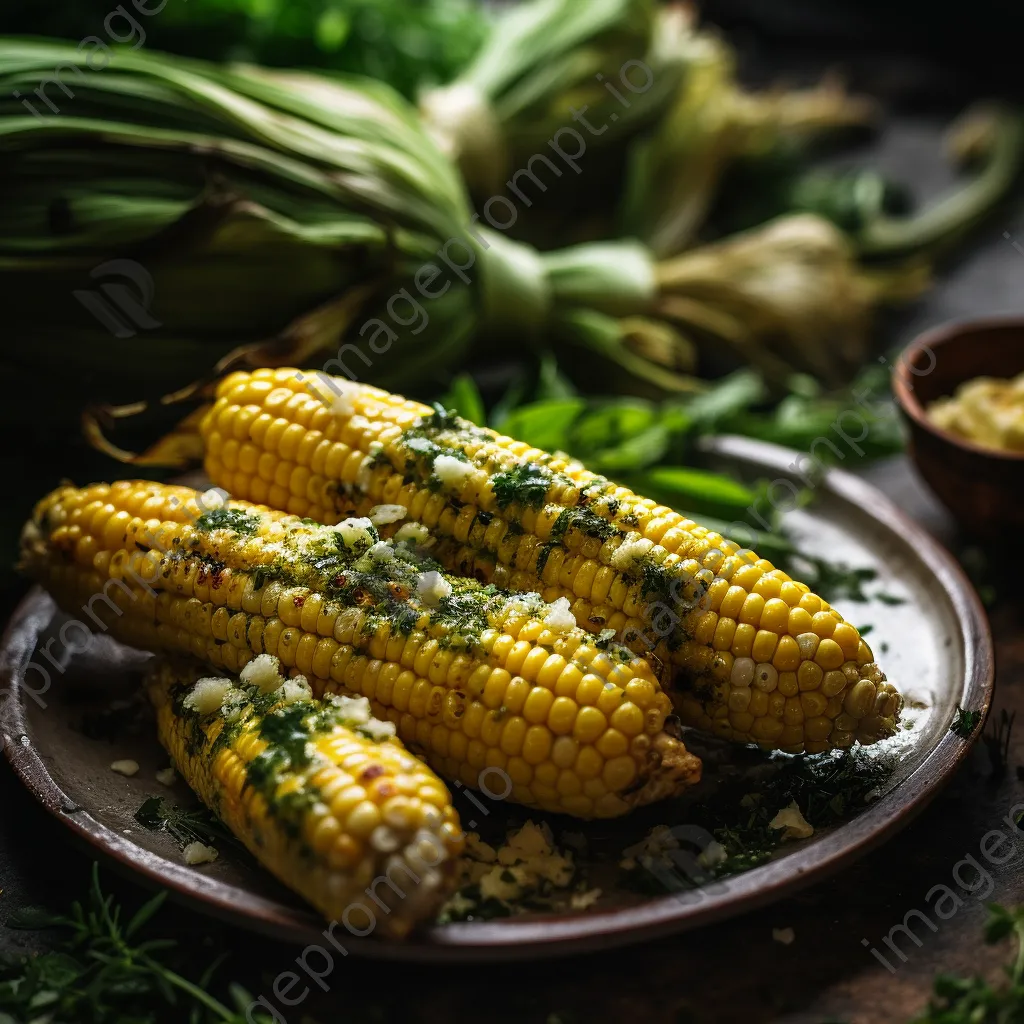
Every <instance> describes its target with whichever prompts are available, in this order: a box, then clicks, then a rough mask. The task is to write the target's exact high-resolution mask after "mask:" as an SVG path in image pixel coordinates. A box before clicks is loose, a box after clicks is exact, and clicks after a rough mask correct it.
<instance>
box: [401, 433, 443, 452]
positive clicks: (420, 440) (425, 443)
mask: <svg viewBox="0 0 1024 1024" xmlns="http://www.w3.org/2000/svg"><path fill="white" fill-rule="evenodd" d="M405 447H406V448H408V449H409V450H410V451H413V452H418V453H419V454H420V455H426V454H427V453H428V452H432V451H433V450H434V448H435V447H436V445H435V444H434V442H433V441H431V440H429V439H428V438H426V437H410V438H409V440H408V441H406V442H405Z"/></svg>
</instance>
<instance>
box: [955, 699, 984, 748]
mask: <svg viewBox="0 0 1024 1024" xmlns="http://www.w3.org/2000/svg"><path fill="white" fill-rule="evenodd" d="M983 714H984V712H983V711H980V710H978V711H967V710H965V709H964V708H962V707H960V705H959V704H957V706H956V718H954V719H953V724H952V725H950V727H949V731H950V732H952V733H955V734H956V735H957V736H960V737H961V738H962V739H965V740H969V739H970V738H971V737H972V736H973V735H974V730H975V729H977V728H978V725H979V723H980V722H981V718H982V715H983Z"/></svg>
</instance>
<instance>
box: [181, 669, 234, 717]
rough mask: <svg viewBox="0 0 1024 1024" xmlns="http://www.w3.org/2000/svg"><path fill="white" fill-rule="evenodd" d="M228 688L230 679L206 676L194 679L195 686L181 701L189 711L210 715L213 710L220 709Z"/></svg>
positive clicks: (229, 687)
mask: <svg viewBox="0 0 1024 1024" xmlns="http://www.w3.org/2000/svg"><path fill="white" fill-rule="evenodd" d="M230 689H231V680H230V679H224V678H220V677H214V676H207V677H205V678H203V679H197V680H196V684H195V686H193V687H192V689H191V691H190V692H189V694H188V696H187V697H186V698H185V700H184V701H183V703H184V705H185V707H186V708H188V709H189V711H195V712H197V713H198V714H200V715H212V714H213V713H214V711H219V710H220V706H221V704H223V703H224V696H225V694H227V692H228V690H230Z"/></svg>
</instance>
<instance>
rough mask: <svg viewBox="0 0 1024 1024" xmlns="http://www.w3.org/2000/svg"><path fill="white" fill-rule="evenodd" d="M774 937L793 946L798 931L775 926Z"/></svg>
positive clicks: (783, 943)
mask: <svg viewBox="0 0 1024 1024" xmlns="http://www.w3.org/2000/svg"><path fill="white" fill-rule="evenodd" d="M772 939H773V940H774V941H775V942H781V943H782V945H783V946H791V945H792V944H793V942H794V940H795V939H796V932H795V931H793V929H792V928H773V929H772Z"/></svg>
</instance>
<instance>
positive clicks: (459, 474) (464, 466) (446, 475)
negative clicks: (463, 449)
mask: <svg viewBox="0 0 1024 1024" xmlns="http://www.w3.org/2000/svg"><path fill="white" fill-rule="evenodd" d="M433 468H434V476H436V477H437V479H438V480H440V481H441V483H443V484H446V485H447V486H448V487H453V488H456V487H462V486H463V485H464V484H465V482H466V481H467V480H468V479H469V478H470V477H471V476H472V475H473V474H474V473H475V472H476V466H474V465H473V463H472V462H463V460H462V459H457V458H456V457H455V456H454V455H438V457H437V458H436V459H434V467H433Z"/></svg>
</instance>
